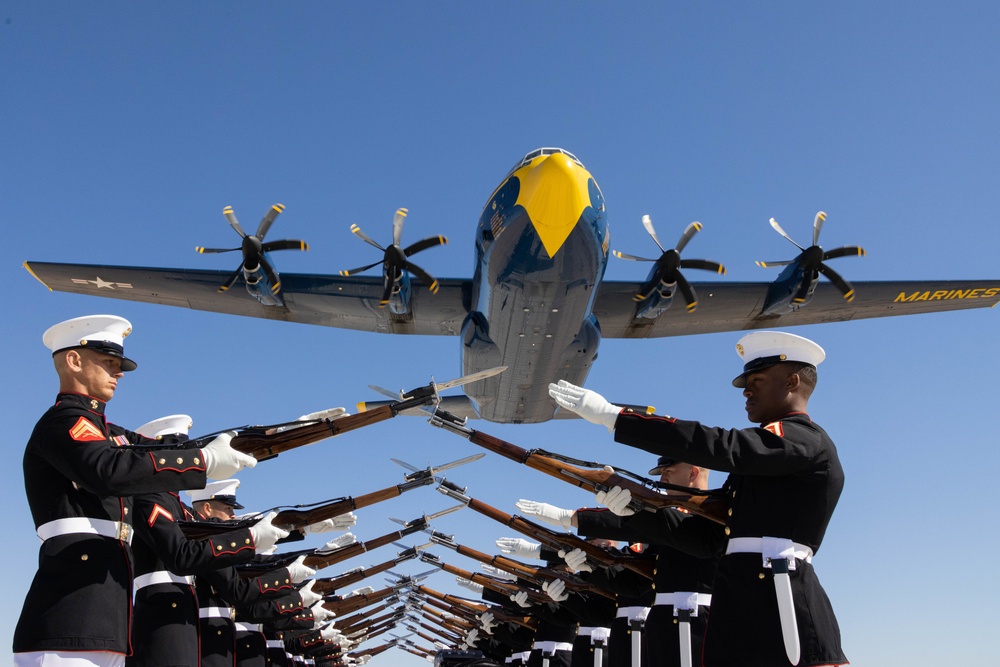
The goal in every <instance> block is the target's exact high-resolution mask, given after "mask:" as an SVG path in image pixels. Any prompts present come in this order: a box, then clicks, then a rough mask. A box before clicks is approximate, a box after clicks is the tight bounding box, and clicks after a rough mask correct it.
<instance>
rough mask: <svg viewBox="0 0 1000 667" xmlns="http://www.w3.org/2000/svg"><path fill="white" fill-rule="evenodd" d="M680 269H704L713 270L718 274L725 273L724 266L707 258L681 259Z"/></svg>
mask: <svg viewBox="0 0 1000 667" xmlns="http://www.w3.org/2000/svg"><path fill="white" fill-rule="evenodd" d="M681 268H682V269H703V270H705V271H714V272H715V273H718V274H720V275H723V276H724V275H726V267H724V266H723V265H722V264H719V263H718V262H713V261H711V260H707V259H682V260H681Z"/></svg>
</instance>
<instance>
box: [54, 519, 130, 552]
mask: <svg viewBox="0 0 1000 667" xmlns="http://www.w3.org/2000/svg"><path fill="white" fill-rule="evenodd" d="M35 532H37V533H38V537H39V538H40V539H41V540H42V542H44V541H45V540H47V539H50V538H53V537H57V536H59V535H71V534H73V533H84V534H88V535H100V536H102V537H110V538H113V539H116V540H121V541H122V542H125V543H126V544H128V545H129V546H131V545H132V526H130V525H129V524H127V523H124V522H122V521H110V520H108V519H91V518H89V517H85V516H74V517H69V518H66V519H56V520H55V521H49V522H48V523H43V524H42V525H41V526H39V527H38V530H37V531H35Z"/></svg>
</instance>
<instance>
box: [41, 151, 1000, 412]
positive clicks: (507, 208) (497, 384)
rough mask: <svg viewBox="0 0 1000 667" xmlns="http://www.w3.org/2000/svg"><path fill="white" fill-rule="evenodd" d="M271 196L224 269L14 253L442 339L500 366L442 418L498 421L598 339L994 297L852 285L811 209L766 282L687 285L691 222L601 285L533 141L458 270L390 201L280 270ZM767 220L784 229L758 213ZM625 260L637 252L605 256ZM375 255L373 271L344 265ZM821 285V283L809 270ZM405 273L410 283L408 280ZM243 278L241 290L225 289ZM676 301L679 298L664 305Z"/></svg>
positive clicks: (62, 272) (893, 311)
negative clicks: (432, 267)
mask: <svg viewBox="0 0 1000 667" xmlns="http://www.w3.org/2000/svg"><path fill="white" fill-rule="evenodd" d="M282 208H283V207H281V205H275V207H274V208H272V209H271V211H269V212H268V214H267V215H265V216H264V219H263V220H262V221H261V223H260V226H259V227H258V230H257V232H256V233H255V234H253V235H249V234H246V233H245V232H244V231H243V230H242V228H240V226H239V223H238V222H237V221H236V217H235V215H234V214H233V212H232V209H230V208H229V207H227V208H226V210H225V211H224V214H225V215H226V218H227V219H228V220H229V222H230V224H231V225H232V226H233V228H234V229H235V230H236V231H237V233H238V234H239V235H240V236H241V237H242V239H243V242H242V246H241V247H240V248H230V249H207V248H200V249H199V251H201V252H210V253H211V252H227V251H230V250H232V251H236V250H240V251H241V252H242V253H243V261H242V262H241V264H240V267H238V268H237V270H236V272H235V273H233V272H228V271H205V270H191V269H166V268H146V267H126V266H102V265H83V264H53V263H43V262H33V261H32V262H25V267H26V268H27V269H28V270H29V271H30V272H31V273H32V275H34V276H35V277H36V278H37V279H38V280H39V281H40V282H41V283H42V284H44V285H45V286H46V287H48V288H49V289H50V290H58V291H62V292H75V293H78V294H89V295H95V296H106V297H111V298H118V299H128V300H133V301H144V302H151V303H159V304H163V305H170V306H180V307H184V308H192V309H196V310H207V311H212V312H218V313H229V314H233V315H243V316H247V317H262V318H267V319H275V320H287V321H289V322H301V323H306V324H316V325H322V326H329V327H339V328H345V329H355V330H361V331H372V332H376V333H390V334H415V335H428V336H456V337H458V338H459V339H460V341H461V345H462V365H463V369H462V371H463V374H470V373H474V372H478V371H481V370H484V369H488V368H493V367H497V366H506V367H507V370H506V371H505V372H504V373H502V374H500V375H497V376H494V377H491V378H488V379H486V380H481V381H478V382H475V383H472V384H469V385H466V386H465V388H464V390H465V394H466V395H465V396H459V397H453V398H451V399H446V400H445V405H444V407H445V409H447V410H449V411H450V412H453V413H456V414H459V415H464V416H469V417H481V418H483V419H487V420H490V421H494V422H503V423H537V422H544V421H547V420H549V419H552V418H554V417H557V416H560V415H557V414H556V406H555V404H554V403H552V401H551V400H550V399H549V397H548V394H547V392H546V385H548V383H549V382H553V381H555V380H558V379H566V380H569V381H570V382H573V383H575V384H580V385H582V384H584V383H585V380H586V378H587V374H588V373H589V371H590V368H591V365H592V364H593V363H594V361H595V360H596V358H597V351H598V347H599V346H600V342H601V339H602V338H659V337H666V336H681V335H692V334H701V333H711V332H720V331H739V330H746V329H760V328H774V327H787V326H794V325H801V324H815V323H820V322H841V321H848V320H854V319H861V318H870V317H885V316H890V315H909V314H917V313H928V312H935V311H944V310H959V309H967V308H978V307H986V306H994V305H995V304H996V303H997V302H998V301H1000V280H985V281H886V282H863V283H857V284H856V285H851V284H850V283H848V282H847V281H846V280H844V279H843V278H842V277H841V276H840V275H839V274H837V273H835V272H834V271H833V270H832V269H830V268H829V267H828V266H827V265H826V263H825V262H826V261H827V260H829V259H833V258H836V257H842V256H845V255H863V254H864V251H863V250H862V249H861V248H859V247H856V246H849V247H845V248H837V249H835V250H831V251H823V249H822V248H821V247H820V246H819V245H818V238H819V230H820V228H821V226H822V223H823V220H824V219H825V214H823V213H820V214H818V215H817V216H816V220H815V222H814V227H813V244H812V246H809V247H807V248H803V247H802V246H798V244H796V245H797V246H798V247H799V249H800V250H801V251H802V252H801V253H800V254H799V255H798V256H797V257H796V258H795V259H793V260H791V261H787V262H767V263H762V264H763V265H765V266H772V265H784V266H785V269H784V270H783V271H782V272H781V274H780V275H779V276H778V277H777V278H776V279H775V280H774V281H773V282H763V283H734V282H729V283H727V282H719V281H716V282H705V283H691V282H689V281H688V280H687V279H686V278H685V276H684V275H683V274H682V273H681V269H706V270H711V271H715V272H717V273H724V269H723V267H722V266H721V265H720V264H718V263H716V262H712V261H709V260H691V259H681V256H680V254H681V251H682V250H683V249H684V247H685V245H686V244H687V242H688V241H689V240H690V239H691V237H692V236H693V235H694V234H695V233H696V232H697V231H698V229H700V225H698V223H692V224H691V225H690V226H689V227H688V229H687V230H685V232H684V234H683V235H682V236H681V239H680V241H679V242H678V244H677V245H676V246H675V247H674V248H670V249H664V247H663V245H662V244H660V241H659V239H658V238H657V236H656V232H655V230H654V229H653V226H652V223H651V222H649V221H648V220H644V224H645V225H646V229H647V231H648V232H649V234H650V235H651V236H652V237H653V240H654V241H655V242H656V244H657V245H658V246H659V248H660V250H661V253H662V254H661V255H660V257H659V258H657V259H650V260H648V261H651V262H653V266H652V268H651V269H650V271H649V274H648V275H647V278H646V280H645V281H643V282H627V281H619V282H606V281H604V280H603V278H604V272H605V268H606V267H607V262H608V256H609V254H611V252H610V248H609V230H608V221H607V216H606V213H605V206H604V195H603V194H602V193H601V190H600V188H599V187H598V186H597V182H596V181H595V180H594V178H593V177H592V176H591V175H590V173H589V172H588V171H587V169H586V168H585V167H584V166H583V164H582V163H581V162H580V161H579V160H578V159H577V158H576V157H575V156H574V155H572V154H571V153H569V152H567V151H565V150H562V149H560V148H540V149H537V150H534V151H532V152H530V153H528V154H527V155H525V156H524V158H523V159H521V160H520V161H519V162H518V163H517V164H516V165H515V166H514V168H513V169H512V170H511V171H510V173H509V174H507V176H506V177H505V178H504V179H503V181H502V182H501V183H500V186H499V187H498V188H497V189H496V190H495V191H494V192H493V194H492V195H490V197H489V199H488V200H487V202H486V206H485V207H484V208H483V212H482V215H481V216H480V219H479V227H478V230H477V232H476V239H475V253H476V270H475V275H473V277H472V278H471V279H441V280H436V279H435V278H433V277H432V276H431V275H430V274H428V273H427V272H426V271H424V270H423V269H422V268H420V267H419V266H417V265H415V264H413V262H412V261H411V260H410V259H409V257H410V256H411V255H413V254H415V253H417V252H420V251H422V250H425V249H428V248H431V247H434V246H436V245H439V244H441V243H444V242H445V239H444V238H443V237H431V238H429V239H423V240H421V241H418V242H416V243H414V244H412V245H410V246H408V247H406V248H404V247H402V246H401V244H400V239H401V233H402V227H403V221H404V219H405V216H406V210H405V209H400V210H399V211H397V214H396V219H395V221H394V224H393V243H392V244H391V245H389V246H388V247H386V248H383V247H382V246H381V245H379V244H378V243H376V242H375V241H373V240H372V239H371V238H369V237H368V236H366V235H365V234H364V233H363V232H362V231H361V230H360V228H358V227H357V226H355V227H353V228H352V231H354V233H355V234H356V235H358V236H359V237H360V238H361V239H362V240H364V241H366V242H367V243H369V244H371V245H373V246H375V247H377V248H378V249H380V250H382V251H384V253H385V254H384V257H383V259H382V261H381V262H375V263H373V264H369V265H366V266H361V267H358V268H356V269H351V270H349V271H342V272H341V275H305V274H285V275H283V276H279V274H278V272H277V270H276V269H275V268H274V265H273V262H272V261H271V260H270V259H269V258H268V255H267V253H268V252H271V251H274V250H282V249H305V248H306V246H305V243H303V242H302V241H292V240H284V241H273V242H264V235H265V234H266V233H267V231H268V229H269V228H270V226H271V223H272V222H273V221H274V218H275V217H276V216H277V214H278V213H280V212H281V209H282ZM771 224H772V226H773V227H774V228H775V230H776V231H778V233H780V234H781V235H782V236H785V237H786V238H787V239H788V240H789V241H791V242H792V243H795V242H794V241H792V239H791V238H790V237H789V236H788V235H787V234H785V232H784V230H782V229H781V227H780V226H779V225H778V224H777V222H775V221H773V220H772V223H771ZM615 254H617V255H618V256H619V257H622V258H623V259H631V260H643V259H645V258H641V257H635V256H633V255H626V254H624V253H615ZM379 263H381V264H382V269H383V271H382V273H383V275H382V277H381V278H378V277H371V276H355V275H353V274H355V273H359V272H361V271H364V270H366V269H368V268H372V267H374V266H376V265H378V264H379ZM821 274H822V275H823V276H824V277H825V278H827V280H825V281H822V282H821V281H819V277H820V275H821ZM411 275H412V276H413V278H414V280H412V281H411ZM241 277H242V279H243V282H244V284H245V286H246V290H245V291H244V290H229V288H230V287H231V286H232V285H233V284H234V283H235V282H236V281H237V280H239V279H240V278H241ZM675 296H679V300H682V301H683V307H680V306H678V307H674V308H671V305H672V303H673V301H674V297H675Z"/></svg>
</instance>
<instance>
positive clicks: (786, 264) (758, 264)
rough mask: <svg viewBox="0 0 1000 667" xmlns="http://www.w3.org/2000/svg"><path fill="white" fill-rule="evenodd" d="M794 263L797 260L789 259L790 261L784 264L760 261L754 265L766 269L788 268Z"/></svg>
mask: <svg viewBox="0 0 1000 667" xmlns="http://www.w3.org/2000/svg"><path fill="white" fill-rule="evenodd" d="M793 261H795V260H791V259H789V260H786V261H784V262H761V261H760V260H758V261H756V262H754V264H756V265H757V266H759V267H761V268H764V269H766V268H768V267H771V266H788V265H789V264H791V263H792V262H793Z"/></svg>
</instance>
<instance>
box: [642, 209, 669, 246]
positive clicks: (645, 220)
mask: <svg viewBox="0 0 1000 667" xmlns="http://www.w3.org/2000/svg"><path fill="white" fill-rule="evenodd" d="M642 226H643V227H645V228H646V232H647V233H648V234H649V235H650V236H652V237H653V243H655V244H656V247H658V248H659V249H660V252H666V250H664V249H663V246H662V245H661V244H660V239H659V238H657V236H656V230H655V229H653V221H652V220H651V219H650V217H649V216H648V215H644V216H642Z"/></svg>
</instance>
